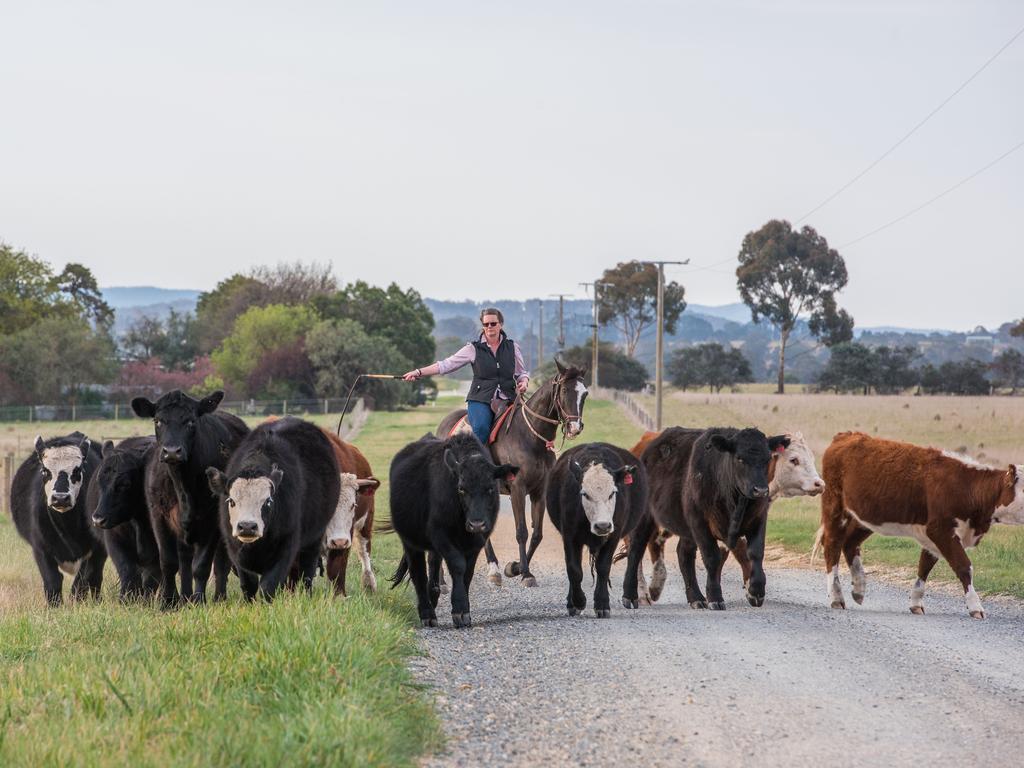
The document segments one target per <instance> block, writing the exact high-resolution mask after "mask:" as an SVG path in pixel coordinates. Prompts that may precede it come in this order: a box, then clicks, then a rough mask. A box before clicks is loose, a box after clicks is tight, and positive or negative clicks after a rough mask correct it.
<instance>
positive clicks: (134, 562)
mask: <svg viewBox="0 0 1024 768" xmlns="http://www.w3.org/2000/svg"><path fill="white" fill-rule="evenodd" d="M106 542H107V552H108V553H109V554H110V559H111V561H112V562H113V563H114V570H115V571H117V581H118V583H119V585H120V586H119V589H118V599H119V600H120V601H121V602H122V603H128V602H131V601H132V600H135V599H137V598H138V597H139V596H140V595H141V594H142V577H141V576H140V574H139V563H138V557H137V552H136V549H135V547H134V546H131V545H128V546H126V545H125V543H124V542H123V541H122V540H121V537H120V536H109V537H107V540H106Z"/></svg>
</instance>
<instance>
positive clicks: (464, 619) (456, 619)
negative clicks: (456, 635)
mask: <svg viewBox="0 0 1024 768" xmlns="http://www.w3.org/2000/svg"><path fill="white" fill-rule="evenodd" d="M452 624H454V625H455V628H456V629H465V628H466V627H471V626H472V625H473V620H472V619H471V618H470V616H469V611H466V612H465V613H453V614H452Z"/></svg>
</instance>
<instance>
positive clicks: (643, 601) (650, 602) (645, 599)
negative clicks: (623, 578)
mask: <svg viewBox="0 0 1024 768" xmlns="http://www.w3.org/2000/svg"><path fill="white" fill-rule="evenodd" d="M640 605H654V600H652V599H651V598H650V597H641V598H640Z"/></svg>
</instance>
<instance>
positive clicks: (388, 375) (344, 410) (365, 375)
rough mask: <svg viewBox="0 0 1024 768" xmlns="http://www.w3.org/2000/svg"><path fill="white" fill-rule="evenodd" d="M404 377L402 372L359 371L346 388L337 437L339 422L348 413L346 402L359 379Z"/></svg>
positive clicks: (339, 433)
mask: <svg viewBox="0 0 1024 768" xmlns="http://www.w3.org/2000/svg"><path fill="white" fill-rule="evenodd" d="M401 378H404V376H403V374H400V373H398V374H395V373H360V374H359V375H358V376H356V378H355V381H353V382H352V386H351V387H349V388H348V397H346V398H345V407H344V408H342V409H341V417H340V418H339V419H338V429H337V433H338V437H341V422H342V421H343V420H344V418H345V414H346V413H348V404H349V403H350V402H351V401H352V393H353V392H355V391H356V385H357V384H358V383H359V381H360V380H361V379H401Z"/></svg>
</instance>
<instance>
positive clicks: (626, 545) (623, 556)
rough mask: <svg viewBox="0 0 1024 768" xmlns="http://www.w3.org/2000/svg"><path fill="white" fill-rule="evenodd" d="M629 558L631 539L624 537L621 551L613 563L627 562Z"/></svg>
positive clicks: (617, 553) (620, 543)
mask: <svg viewBox="0 0 1024 768" xmlns="http://www.w3.org/2000/svg"><path fill="white" fill-rule="evenodd" d="M627 557H629V537H628V536H624V537H623V538H622V541H620V542H619V551H618V552H616V553H615V557H613V558H612V562H613V563H617V562H619V561H620V560H625V559H626V558H627Z"/></svg>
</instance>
